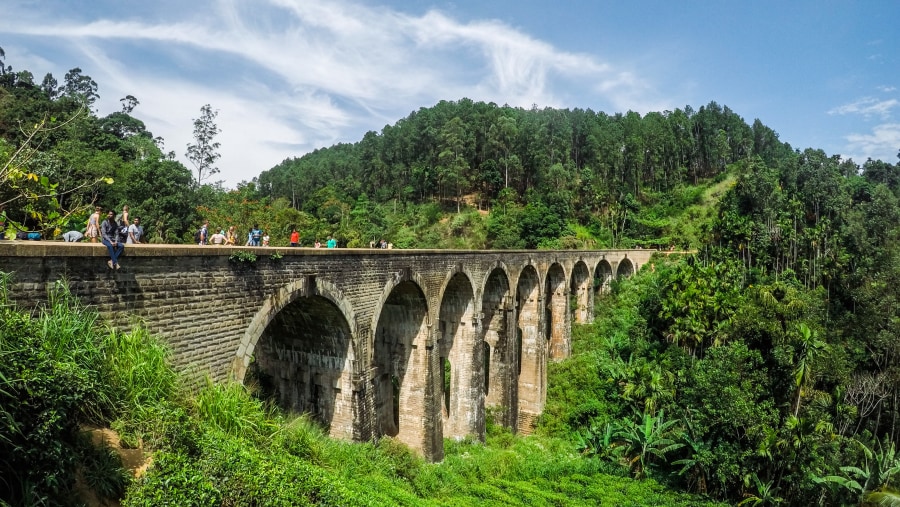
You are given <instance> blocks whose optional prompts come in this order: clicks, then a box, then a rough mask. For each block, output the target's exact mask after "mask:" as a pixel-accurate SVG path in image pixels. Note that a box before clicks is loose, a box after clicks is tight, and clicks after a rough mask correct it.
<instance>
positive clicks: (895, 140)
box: [845, 123, 900, 163]
mask: <svg viewBox="0 0 900 507" xmlns="http://www.w3.org/2000/svg"><path fill="white" fill-rule="evenodd" d="M845 139H846V140H847V142H848V145H847V153H849V154H852V155H850V156H848V158H853V159H854V160H857V161H864V160H866V159H867V158H871V159H878V160H883V161H885V162H888V163H896V162H897V154H898V152H900V123H884V124H882V125H877V126H875V127H874V128H872V132H871V133H870V134H850V135H848V136H846V138H845Z"/></svg>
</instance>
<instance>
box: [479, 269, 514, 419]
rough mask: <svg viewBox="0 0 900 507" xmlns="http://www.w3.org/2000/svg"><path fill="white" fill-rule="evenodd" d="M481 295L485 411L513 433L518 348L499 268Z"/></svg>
mask: <svg viewBox="0 0 900 507" xmlns="http://www.w3.org/2000/svg"><path fill="white" fill-rule="evenodd" d="M483 287H484V288H483V289H482V294H481V316H482V321H481V329H482V339H481V342H482V343H483V344H484V345H483V346H484V349H485V351H484V354H485V356H484V390H485V399H484V404H485V408H492V409H495V410H496V417H497V423H499V424H501V425H503V426H505V427H507V428H510V429H513V430H514V429H516V419H517V415H518V394H517V388H518V379H519V368H518V352H519V351H518V347H517V340H516V335H517V333H516V325H515V324H516V323H515V320H514V319H515V302H514V300H513V298H512V296H511V293H510V284H509V274H508V273H507V271H506V270H505V267H504V266H502V265H499V264H497V265H495V266H494V268H493V269H491V270H490V272H489V273H488V276H487V279H486V280H485V282H484V284H483Z"/></svg>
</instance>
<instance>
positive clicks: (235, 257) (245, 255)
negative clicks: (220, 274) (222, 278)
mask: <svg viewBox="0 0 900 507" xmlns="http://www.w3.org/2000/svg"><path fill="white" fill-rule="evenodd" d="M228 259H229V260H230V261H231V262H239V263H241V264H245V263H246V264H253V263H254V262H256V254H255V253H253V252H250V251H247V250H238V251H236V252H234V253H232V254H231V255H230V256H229V257H228Z"/></svg>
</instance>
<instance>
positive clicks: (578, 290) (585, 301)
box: [570, 261, 593, 324]
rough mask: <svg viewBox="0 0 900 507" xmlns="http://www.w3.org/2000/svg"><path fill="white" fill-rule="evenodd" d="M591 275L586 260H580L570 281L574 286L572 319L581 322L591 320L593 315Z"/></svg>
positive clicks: (573, 270) (572, 286)
mask: <svg viewBox="0 0 900 507" xmlns="http://www.w3.org/2000/svg"><path fill="white" fill-rule="evenodd" d="M590 277H591V274H590V271H588V268H587V265H585V263H584V262H581V261H579V262H577V263H575V267H574V269H572V281H571V283H570V286H571V288H572V289H571V290H572V320H573V321H574V322H577V323H579V324H585V323H587V322H590V321H591V318H592V316H593V312H592V311H591V292H590Z"/></svg>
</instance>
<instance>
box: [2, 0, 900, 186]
mask: <svg viewBox="0 0 900 507" xmlns="http://www.w3.org/2000/svg"><path fill="white" fill-rule="evenodd" d="M0 48H3V49H4V51H5V53H6V58H5V61H6V64H7V65H10V66H12V67H13V71H21V70H28V71H31V73H32V74H33V75H34V76H35V81H37V82H40V81H41V80H42V79H43V76H44V75H45V74H46V73H48V72H49V73H52V74H53V76H54V77H55V78H56V79H57V80H58V81H59V82H60V84H62V82H63V80H64V79H63V78H64V76H65V74H66V72H68V71H69V70H70V69H72V68H75V67H79V68H81V70H82V73H83V74H85V75H88V76H90V77H91V78H93V79H94V80H95V81H96V82H97V83H98V85H99V95H100V99H99V100H98V101H97V102H96V104H95V108H96V112H97V114H98V115H100V116H105V115H107V114H110V113H113V112H116V111H119V110H121V105H122V104H121V102H120V99H122V98H123V97H125V96H126V95H132V96H134V97H136V98H137V99H138V101H139V102H140V104H139V105H138V107H137V108H136V109H135V110H134V112H133V115H134V116H135V117H137V118H139V119H141V120H143V121H144V123H145V124H146V126H147V128H148V130H150V131H151V132H152V133H153V134H154V135H155V136H161V137H162V138H163V139H164V140H165V145H164V150H165V151H166V152H168V151H174V152H175V153H176V156H177V158H178V160H181V161H182V162H184V163H185V165H186V166H187V167H189V168H193V166H192V165H191V164H190V162H188V160H187V158H186V157H185V152H186V147H187V145H188V144H189V143H192V142H193V121H194V119H196V118H199V117H200V109H201V108H202V107H203V106H204V105H205V104H210V106H211V107H212V109H213V110H215V111H218V116H217V118H216V123H217V125H218V127H219V128H220V129H221V133H220V134H219V135H218V136H217V137H216V140H217V141H218V142H220V143H221V147H220V149H219V153H220V154H221V158H220V159H219V161H218V163H217V167H218V168H219V169H220V170H221V172H220V173H219V174H217V175H215V176H214V177H213V179H218V180H222V181H223V183H224V184H225V185H226V186H228V187H234V186H235V185H236V184H238V183H239V182H242V181H250V180H252V179H253V178H254V177H256V176H258V175H259V174H260V173H261V172H262V171H265V170H267V169H270V168H272V167H273V166H275V165H277V164H278V163H280V162H281V161H283V160H285V159H287V158H292V157H299V156H302V155H303V154H305V153H308V152H310V151H313V150H315V149H318V148H323V147H328V146H331V145H334V144H336V143H354V142H357V141H359V140H361V139H362V136H363V135H364V134H365V133H366V132H368V131H376V132H380V131H381V129H382V128H383V127H384V126H385V125H393V124H394V123H396V122H397V121H398V120H400V119H401V118H404V117H406V116H408V115H409V114H410V113H411V112H413V111H416V110H418V109H420V108H423V107H426V108H427V107H431V106H433V105H435V104H436V103H438V102H439V101H441V100H451V101H452V100H459V99H462V98H469V99H472V100H474V101H485V102H494V103H496V104H499V105H503V104H508V105H510V106H516V107H524V108H531V107H532V106H535V105H536V106H538V107H539V108H543V107H554V108H570V109H574V108H581V109H591V110H593V111H605V112H607V113H609V114H615V113H617V112H622V113H625V112H627V111H629V110H631V111H636V112H639V113H641V114H646V113H648V112H651V111H666V110H669V111H672V110H674V109H675V108H684V107H685V106H686V105H690V106H691V107H693V108H694V109H695V110H696V109H699V107H700V106H703V105H706V104H708V103H709V102H710V101H716V102H717V103H718V104H719V105H721V106H728V107H729V108H731V110H732V111H734V112H735V113H737V114H738V115H740V116H741V117H742V118H744V120H745V121H746V122H747V123H750V124H752V122H753V121H754V120H755V119H759V120H760V121H762V123H763V124H765V125H767V126H768V127H770V128H772V129H773V130H775V131H776V132H777V133H778V134H779V136H780V139H781V140H782V141H785V142H788V143H790V144H791V146H792V147H794V148H796V149H801V150H802V149H805V148H816V149H822V150H824V151H825V152H826V153H827V154H828V155H841V156H843V157H844V158H852V159H853V160H854V161H855V162H857V163H859V164H862V163H863V162H865V161H866V159H868V158H873V159H881V160H884V161H886V162H890V163H897V162H898V158H897V154H898V152H900V2H897V1H894V0H877V1H876V0H856V1H831V0H793V1H789V2H785V1H783V0H756V1H746V0H743V1H740V2H738V1H732V0H717V1H713V2H701V1H693V0H685V1H671V0H660V1H642V0H633V1H628V2H624V1H613V0H583V1H574V0H556V1H555V2H549V1H546V0H545V1H534V0H456V1H444V0H379V1H367V2H362V1H351V0H318V1H313V0H252V1H250V0H243V1H242V0H154V1H149V2H148V1H145V0H144V1H140V2H137V1H132V0H0Z"/></svg>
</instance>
